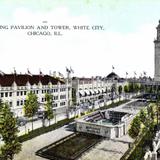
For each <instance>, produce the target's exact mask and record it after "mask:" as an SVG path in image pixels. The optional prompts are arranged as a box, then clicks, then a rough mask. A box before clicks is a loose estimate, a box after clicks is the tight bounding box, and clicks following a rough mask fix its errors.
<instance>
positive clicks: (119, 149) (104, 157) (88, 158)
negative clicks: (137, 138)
mask: <svg viewBox="0 0 160 160" xmlns="http://www.w3.org/2000/svg"><path fill="white" fill-rule="evenodd" d="M128 142H133V140H132V139H131V138H130V137H129V136H128V135H125V136H123V137H121V138H116V139H114V140H108V139H106V140H103V141H102V142H101V143H99V144H97V145H96V146H95V147H94V148H92V149H91V150H90V151H88V152H86V153H84V154H83V155H82V157H81V158H79V159H78V160H119V159H120V158H121V157H122V155H123V154H124V153H125V152H126V151H127V150H128Z"/></svg>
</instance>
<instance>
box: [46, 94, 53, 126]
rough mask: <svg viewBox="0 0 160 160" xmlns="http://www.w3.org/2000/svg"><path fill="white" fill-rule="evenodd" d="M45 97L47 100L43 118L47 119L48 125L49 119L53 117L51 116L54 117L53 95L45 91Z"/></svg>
mask: <svg viewBox="0 0 160 160" xmlns="http://www.w3.org/2000/svg"><path fill="white" fill-rule="evenodd" d="M45 98H46V101H47V103H46V109H45V118H47V119H48V121H49V125H50V120H51V119H53V117H54V115H53V109H52V100H53V96H52V95H51V94H48V93H46V94H45Z"/></svg>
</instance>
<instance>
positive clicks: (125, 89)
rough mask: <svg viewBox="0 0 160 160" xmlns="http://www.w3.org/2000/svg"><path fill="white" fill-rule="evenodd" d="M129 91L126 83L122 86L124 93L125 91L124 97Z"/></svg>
mask: <svg viewBox="0 0 160 160" xmlns="http://www.w3.org/2000/svg"><path fill="white" fill-rule="evenodd" d="M128 92H129V88H128V85H125V86H124V93H125V98H126V94H127V93H128Z"/></svg>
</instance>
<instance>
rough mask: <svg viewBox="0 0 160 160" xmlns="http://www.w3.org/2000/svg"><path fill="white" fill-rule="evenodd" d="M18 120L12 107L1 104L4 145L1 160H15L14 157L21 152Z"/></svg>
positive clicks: (0, 112)
mask: <svg viewBox="0 0 160 160" xmlns="http://www.w3.org/2000/svg"><path fill="white" fill-rule="evenodd" d="M17 134H18V128H17V119H16V118H15V117H14V115H13V113H12V112H11V110H10V107H9V105H8V104H6V103H1V102H0V135H1V136H2V140H3V142H4V145H2V146H1V148H0V159H1V160H13V158H14V155H15V154H17V153H19V152H20V151H21V143H20V142H19V141H18V135H17Z"/></svg>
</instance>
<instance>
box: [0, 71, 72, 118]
mask: <svg viewBox="0 0 160 160" xmlns="http://www.w3.org/2000/svg"><path fill="white" fill-rule="evenodd" d="M28 92H33V93H35V94H36V95H37V97H38V102H39V104H44V103H45V101H46V99H45V93H50V94H52V95H53V108H55V109H59V108H61V109H64V111H67V107H68V105H70V104H69V103H71V101H72V97H71V86H70V84H68V83H67V82H65V81H64V80H60V79H59V78H54V77H52V76H49V75H28V74H0V99H1V100H2V101H3V102H7V103H8V104H9V105H10V106H11V110H12V111H13V112H14V113H15V115H16V116H23V115H24V113H23V106H24V103H25V101H26V97H27V93H28Z"/></svg>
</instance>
